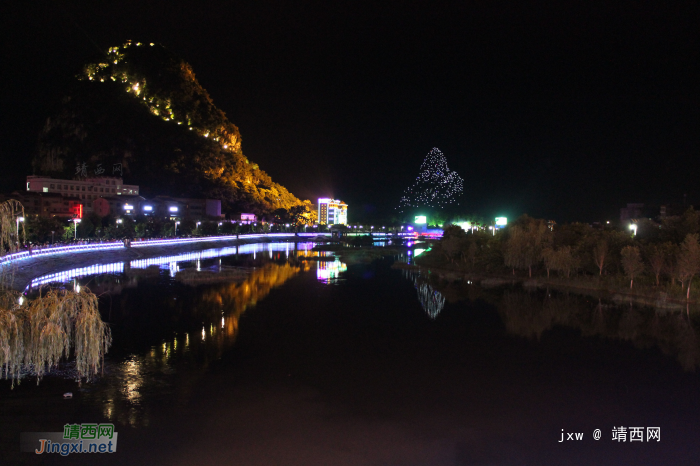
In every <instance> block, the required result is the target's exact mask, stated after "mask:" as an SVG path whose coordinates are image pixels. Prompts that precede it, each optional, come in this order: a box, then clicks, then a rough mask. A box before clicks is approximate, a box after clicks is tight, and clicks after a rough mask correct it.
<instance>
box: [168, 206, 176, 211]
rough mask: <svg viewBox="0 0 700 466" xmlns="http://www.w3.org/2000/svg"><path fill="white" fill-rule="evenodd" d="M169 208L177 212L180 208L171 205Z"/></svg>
mask: <svg viewBox="0 0 700 466" xmlns="http://www.w3.org/2000/svg"><path fill="white" fill-rule="evenodd" d="M169 210H170V212H177V211H178V208H177V207H174V206H173V207H170V209H169Z"/></svg>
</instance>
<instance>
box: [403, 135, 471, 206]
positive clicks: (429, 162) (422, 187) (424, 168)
mask: <svg viewBox="0 0 700 466" xmlns="http://www.w3.org/2000/svg"><path fill="white" fill-rule="evenodd" d="M463 190H464V180H463V179H462V178H461V177H460V176H459V175H458V174H457V172H455V171H452V170H450V169H449V168H448V167H447V158H446V157H445V155H444V154H443V153H442V152H440V149H438V148H437V147H434V148H433V149H432V150H431V151H430V152H429V153H428V155H426V157H425V160H423V163H422V164H421V166H420V173H419V174H418V176H417V177H416V181H415V182H414V183H413V184H412V185H411V186H409V187H408V188H406V190H405V191H404V194H403V197H402V198H401V201H400V202H399V207H398V210H399V211H400V212H408V211H413V210H417V209H427V210H429V211H434V210H444V209H446V208H449V207H450V206H456V205H458V204H459V198H460V196H461V195H462V191H463Z"/></svg>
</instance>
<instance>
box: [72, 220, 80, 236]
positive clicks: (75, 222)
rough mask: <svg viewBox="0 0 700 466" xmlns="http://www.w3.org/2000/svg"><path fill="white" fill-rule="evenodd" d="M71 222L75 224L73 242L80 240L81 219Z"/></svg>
mask: <svg viewBox="0 0 700 466" xmlns="http://www.w3.org/2000/svg"><path fill="white" fill-rule="evenodd" d="M71 222H73V240H76V239H78V223H80V222H81V219H79V218H74V219H73V220H71Z"/></svg>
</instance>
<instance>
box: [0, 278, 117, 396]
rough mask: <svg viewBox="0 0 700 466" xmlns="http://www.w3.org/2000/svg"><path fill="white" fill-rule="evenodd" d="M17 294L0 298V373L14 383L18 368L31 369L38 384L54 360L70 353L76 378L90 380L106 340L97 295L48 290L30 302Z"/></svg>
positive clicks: (108, 337) (107, 343) (109, 340)
mask: <svg viewBox="0 0 700 466" xmlns="http://www.w3.org/2000/svg"><path fill="white" fill-rule="evenodd" d="M20 296H21V295H20V294H19V293H17V292H12V291H7V292H4V293H3V295H2V296H0V376H2V377H4V378H6V379H8V378H9V379H12V384H13V386H14V383H15V381H19V377H20V374H21V371H22V369H29V368H31V369H33V371H34V373H35V374H36V376H37V383H39V380H40V379H41V377H42V376H43V375H44V374H45V373H46V372H48V371H50V370H51V369H52V368H54V367H56V366H57V365H58V363H59V361H61V360H62V359H66V360H67V359H69V358H70V357H71V356H73V357H74V358H75V370H76V374H77V379H78V381H82V380H83V379H85V380H86V381H90V379H91V378H92V377H93V376H95V375H96V374H97V373H98V370H99V369H100V367H101V366H102V364H103V363H104V355H105V353H107V350H108V349H109V347H110V345H111V344H112V334H111V331H110V329H109V327H108V325H107V324H106V323H105V322H103V321H102V319H101V318H100V313H99V311H98V302H97V296H95V294H94V293H92V292H90V290H88V289H87V288H83V289H82V290H80V292H77V291H68V290H50V291H49V292H48V293H46V294H45V295H43V296H39V297H38V298H35V299H33V300H31V301H26V300H20ZM20 302H22V304H20Z"/></svg>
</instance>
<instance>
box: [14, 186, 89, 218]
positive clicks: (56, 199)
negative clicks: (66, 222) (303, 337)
mask: <svg viewBox="0 0 700 466" xmlns="http://www.w3.org/2000/svg"><path fill="white" fill-rule="evenodd" d="M2 198H3V200H6V199H15V200H17V201H19V202H21V203H22V206H23V207H24V214H25V215H27V216H38V217H66V218H73V217H77V218H82V217H83V215H84V213H85V212H84V206H83V202H82V200H81V199H78V198H77V197H68V196H62V195H60V194H57V193H43V192H17V191H15V192H13V193H12V194H8V195H4V196H2Z"/></svg>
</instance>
